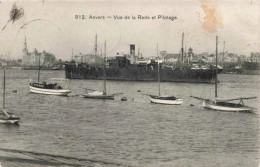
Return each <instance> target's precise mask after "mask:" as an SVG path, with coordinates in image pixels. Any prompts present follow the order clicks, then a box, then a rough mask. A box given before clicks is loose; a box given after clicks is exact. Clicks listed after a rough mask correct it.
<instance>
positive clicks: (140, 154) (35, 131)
mask: <svg viewBox="0 0 260 167" xmlns="http://www.w3.org/2000/svg"><path fill="white" fill-rule="evenodd" d="M0 73H1V74H0V77H1V79H2V75H3V72H2V70H1V71H0ZM64 73H65V72H64V71H42V72H41V79H42V80H45V79H48V78H53V77H64V75H65V74H64ZM6 75H7V79H6V82H7V85H6V86H7V93H8V94H7V97H6V106H7V107H8V108H9V111H13V112H15V113H16V114H17V115H19V116H20V117H21V122H20V126H19V127H16V126H6V125H0V136H1V137H0V147H3V148H11V149H21V150H28V151H36V152H43V153H52V154H61V155H69V156H74V157H82V158H88V159H93V160H98V161H108V162H115V163H119V164H122V165H133V166H198V167H201V166H221V167H223V166H227V167H230V166H257V164H258V158H259V119H258V117H259V114H258V112H259V107H260V106H259V104H260V103H259V98H260V96H259V90H260V89H259V87H260V85H259V83H260V82H259V81H260V80H259V76H246V75H219V80H220V82H221V83H219V85H218V86H219V96H220V97H221V96H225V97H227V98H228V97H238V96H258V99H254V100H250V101H246V104H248V105H249V106H252V107H254V108H255V109H254V113H253V114H252V113H228V112H220V111H212V110H207V109H204V108H202V106H201V102H200V101H199V100H196V99H193V98H190V95H196V96H200V97H213V96H214V86H213V85H210V84H192V83H170V82H165V83H161V92H162V94H165V93H166V94H168V95H175V96H179V97H182V98H183V99H184V103H183V104H182V105H180V106H171V105H158V104H152V103H150V101H149V97H148V96H145V95H142V94H141V93H148V94H157V93H158V91H157V89H158V88H157V83H156V82H120V81H107V90H108V92H109V93H120V92H123V93H124V94H123V95H119V96H117V97H116V98H115V100H114V101H112V100H108V101H103V100H92V99H84V98H81V97H79V96H73V95H78V94H83V93H84V88H92V89H99V90H102V88H103V82H102V81H98V80H72V81H71V84H70V87H71V89H72V93H71V96H69V97H57V96H49V95H39V94H31V93H29V82H30V78H33V79H35V80H36V79H37V71H23V70H7V72H6ZM12 90H17V93H12ZM137 90H141V91H142V92H141V93H140V92H137ZM123 96H125V97H127V98H128V101H126V102H123V101H121V100H120V99H121V98H122V97H123ZM0 100H1V103H2V98H1V99H0ZM191 104H193V106H192V105H191Z"/></svg>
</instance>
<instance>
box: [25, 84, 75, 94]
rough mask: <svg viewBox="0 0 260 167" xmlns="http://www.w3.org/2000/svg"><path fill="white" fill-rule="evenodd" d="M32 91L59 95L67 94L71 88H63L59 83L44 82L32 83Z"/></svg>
mask: <svg viewBox="0 0 260 167" xmlns="http://www.w3.org/2000/svg"><path fill="white" fill-rule="evenodd" d="M30 92H31V93H39V94H45V95H57V96H66V95H68V94H69V93H70V92H71V90H69V89H63V88H62V87H61V86H60V85H58V84H46V83H45V82H43V83H38V82H37V83H30Z"/></svg>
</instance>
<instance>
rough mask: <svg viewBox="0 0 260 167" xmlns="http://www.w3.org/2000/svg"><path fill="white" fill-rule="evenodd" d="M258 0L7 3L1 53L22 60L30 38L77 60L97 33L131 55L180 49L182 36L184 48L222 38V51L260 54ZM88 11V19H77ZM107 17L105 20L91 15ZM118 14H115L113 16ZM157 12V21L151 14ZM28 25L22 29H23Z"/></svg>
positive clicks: (208, 46) (202, 48) (210, 45)
mask: <svg viewBox="0 0 260 167" xmlns="http://www.w3.org/2000/svg"><path fill="white" fill-rule="evenodd" d="M14 3H16V6H17V8H18V9H19V8H23V10H24V15H23V16H22V17H21V18H20V19H19V20H17V21H15V22H13V23H12V22H9V23H8V24H7V26H6V27H5V28H4V30H2V28H3V27H4V26H5V25H6V23H7V21H8V20H9V18H10V16H9V14H10V10H11V9H12V6H13V4H14ZM259 9H260V7H259V2H257V1H256V0H240V1H233V0H226V1H221V0H218V1H211V0H208V1H207V0H202V1H177V0H176V1H172V2H169V1H168V2H167V1H155V0H154V1H150V2H149V1H142V2H139V1H133V2H129V1H118V2H115V1H109V2H107V1H97V2H94V1H84V2H83V1H77V2H70V1H59V2H58V1H55V2H50V1H48V0H44V1H43V0H41V1H40V0H39V1H12V2H10V1H1V3H0V16H1V17H0V28H1V30H0V54H3V55H4V57H9V58H15V59H16V58H22V49H23V44H24V38H25V36H26V39H27V46H28V49H29V51H30V52H31V51H33V49H34V48H37V50H38V51H40V52H41V51H43V50H45V51H48V52H52V53H53V54H55V56H56V57H57V58H61V59H64V60H65V59H67V60H69V59H70V58H71V54H72V49H73V52H74V54H78V53H91V52H93V48H94V42H95V35H96V33H97V35H98V45H99V49H101V48H102V47H103V44H104V41H105V40H106V42H107V56H114V55H115V54H116V53H117V52H119V53H122V52H124V53H129V44H135V45H136V53H137V48H138V46H140V51H141V53H142V54H143V56H144V57H149V56H156V44H157V43H158V45H159V50H166V51H167V52H168V53H178V52H179V51H180V49H181V34H182V32H184V33H185V37H184V46H186V48H187V50H188V48H189V47H192V48H193V50H194V52H195V53H201V52H209V53H214V52H215V37H216V34H218V36H219V51H220V52H222V50H223V42H224V41H226V45H225V50H226V51H228V52H233V53H237V54H239V55H241V54H243V55H247V56H249V55H250V52H260V28H259V25H260V24H259V22H260V12H259ZM75 15H85V16H86V17H87V19H85V20H82V19H75ZM89 15H92V16H105V19H100V20H95V19H89ZM113 15H118V16H123V17H124V16H126V15H127V16H130V17H131V16H132V15H133V16H137V15H143V16H146V15H147V16H149V17H150V19H148V20H140V19H136V20H134V19H128V20H125V19H123V20H116V19H114V18H113ZM158 15H164V16H172V17H174V16H176V17H177V19H176V20H174V21H172V20H170V19H158ZM107 16H112V18H107ZM153 16H156V19H152V18H151V17H153ZM21 27H22V28H21Z"/></svg>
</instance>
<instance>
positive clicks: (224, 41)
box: [222, 41, 225, 67]
mask: <svg viewBox="0 0 260 167" xmlns="http://www.w3.org/2000/svg"><path fill="white" fill-rule="evenodd" d="M224 56H225V41H224V46H223V57H222V67H224V60H225V59H224Z"/></svg>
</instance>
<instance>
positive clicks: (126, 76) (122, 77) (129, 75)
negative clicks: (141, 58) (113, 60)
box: [65, 63, 222, 83]
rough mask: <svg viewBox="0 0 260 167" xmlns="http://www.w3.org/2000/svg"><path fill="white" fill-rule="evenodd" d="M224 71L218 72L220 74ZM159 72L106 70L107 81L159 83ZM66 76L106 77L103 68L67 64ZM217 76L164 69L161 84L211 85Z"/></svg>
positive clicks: (208, 71) (209, 71) (211, 71)
mask: <svg viewBox="0 0 260 167" xmlns="http://www.w3.org/2000/svg"><path fill="white" fill-rule="evenodd" d="M221 71H222V69H219V70H218V73H220V72H221ZM157 74H158V71H157V70H156V69H151V68H148V67H147V68H139V67H137V66H134V65H129V66H127V67H122V68H119V67H118V68H106V80H117V81H157V80H158V77H157ZM65 75H66V78H68V79H97V80H102V79H103V77H104V74H103V70H102V68H93V67H89V66H88V65H86V64H84V63H82V64H80V63H79V64H73V63H67V64H65ZM215 76H216V70H215V69H213V68H210V69H191V68H183V69H180V68H176V69H172V68H166V67H165V68H163V69H160V81H161V82H187V83H211V81H212V79H213V78H214V77H215Z"/></svg>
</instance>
